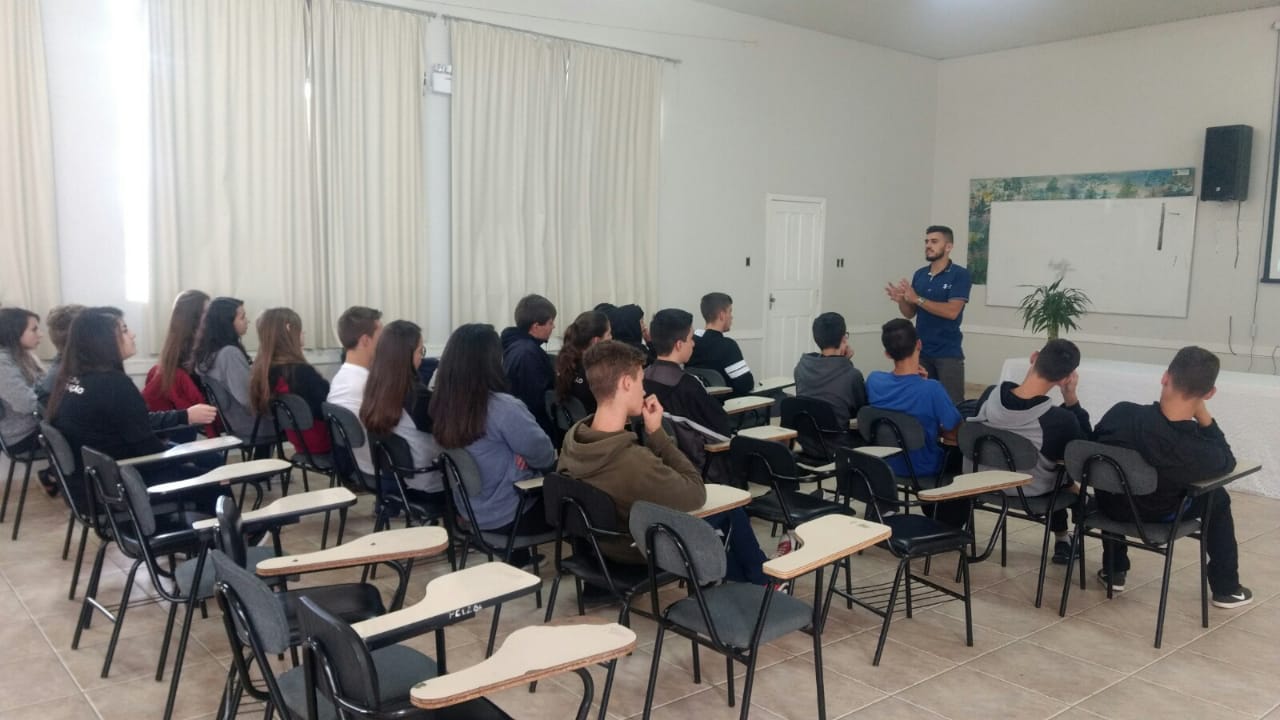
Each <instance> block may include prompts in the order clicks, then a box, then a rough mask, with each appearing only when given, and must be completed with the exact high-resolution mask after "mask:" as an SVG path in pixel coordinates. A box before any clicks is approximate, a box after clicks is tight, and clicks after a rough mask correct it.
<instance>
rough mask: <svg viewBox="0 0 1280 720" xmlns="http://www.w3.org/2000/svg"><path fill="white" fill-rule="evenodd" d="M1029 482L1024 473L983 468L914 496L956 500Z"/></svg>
mask: <svg viewBox="0 0 1280 720" xmlns="http://www.w3.org/2000/svg"><path fill="white" fill-rule="evenodd" d="M1029 482H1031V476H1030V475H1028V474H1026V473H1019V472H1009V471H1008V470H983V471H982V472H975V473H967V474H965V475H957V476H956V477H955V479H954V480H952V481H951V484H950V485H943V486H942V487H936V488H930V489H928V490H921V491H920V492H918V493H916V497H918V498H920V499H921V500H924V501H926V502H937V501H939V500H956V499H958V498H965V497H972V496H974V495H982V494H984V493H989V492H997V491H1000V490H1007V489H1009V488H1015V487H1021V486H1023V485H1026V484H1027V483H1029Z"/></svg>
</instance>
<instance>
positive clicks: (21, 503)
mask: <svg viewBox="0 0 1280 720" xmlns="http://www.w3.org/2000/svg"><path fill="white" fill-rule="evenodd" d="M33 464H34V463H32V462H28V463H27V471H26V472H25V473H23V474H22V490H21V491H20V492H19V493H18V510H17V512H15V513H14V514H13V535H11V536H10V537H9V539H10V540H17V539H18V528H20V527H22V508H23V507H25V506H26V504H27V487H28V486H29V485H31V466H32V465H33ZM7 489H8V488H6V490H7Z"/></svg>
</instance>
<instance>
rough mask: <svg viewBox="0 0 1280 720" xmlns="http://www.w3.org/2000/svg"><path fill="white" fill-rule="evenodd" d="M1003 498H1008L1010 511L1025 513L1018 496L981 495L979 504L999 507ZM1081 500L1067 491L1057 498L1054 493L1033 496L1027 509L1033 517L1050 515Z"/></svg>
mask: <svg viewBox="0 0 1280 720" xmlns="http://www.w3.org/2000/svg"><path fill="white" fill-rule="evenodd" d="M1002 498H1007V499H1008V500H1009V509H1010V510H1012V511H1014V512H1022V511H1023V507H1022V501H1020V500H1019V499H1018V496H1017V495H1005V494H1004V493H987V494H986V495H980V496H979V497H978V502H979V503H981V504H983V505H999V504H1000V501H1001V499H1002ZM1079 499H1080V496H1079V495H1077V494H1075V493H1073V492H1067V491H1065V490H1064V491H1063V492H1060V493H1058V494H1057V496H1056V497H1055V496H1054V494H1053V493H1052V492H1050V493H1047V494H1044V495H1031V496H1028V497H1027V498H1026V501H1027V507H1026V509H1027V510H1029V511H1031V514H1032V515H1048V514H1049V513H1051V512H1055V511H1058V510H1066V509H1068V508H1070V507H1071V506H1072V505H1075V504H1076V501H1078V500H1079Z"/></svg>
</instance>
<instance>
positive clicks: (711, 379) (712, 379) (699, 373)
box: [684, 365, 729, 387]
mask: <svg viewBox="0 0 1280 720" xmlns="http://www.w3.org/2000/svg"><path fill="white" fill-rule="evenodd" d="M684 371H685V372H687V373H689V374H690V375H692V376H694V377H696V378H698V379H699V380H701V381H702V385H703V387H725V386H727V385H728V384H729V382H728V381H727V380H725V379H724V375H721V374H720V371H719V370H712V369H711V368H699V367H689V366H687V365H686V366H685V368H684Z"/></svg>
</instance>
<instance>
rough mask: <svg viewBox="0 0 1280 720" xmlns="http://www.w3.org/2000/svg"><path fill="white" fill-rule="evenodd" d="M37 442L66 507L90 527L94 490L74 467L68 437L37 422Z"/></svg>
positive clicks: (45, 423)
mask: <svg viewBox="0 0 1280 720" xmlns="http://www.w3.org/2000/svg"><path fill="white" fill-rule="evenodd" d="M40 442H41V444H42V445H44V449H45V452H46V453H48V455H49V462H50V464H52V465H53V473H54V475H55V476H57V478H58V485H59V487H60V489H61V490H62V497H63V499H64V500H65V501H66V503H67V507H69V508H70V509H71V512H72V514H74V515H75V516H76V519H78V520H79V521H80V522H82V523H85V524H86V525H88V524H92V522H93V516H94V503H93V491H92V490H91V489H90V488H89V486H88V484H87V483H86V480H85V476H84V473H83V472H80V471H78V470H77V468H76V456H75V452H74V451H72V449H71V443H69V442H67V437H66V436H65V435H63V434H62V431H61V430H58V429H57V428H56V427H54V426H53V425H51V424H49V423H48V422H41V423H40Z"/></svg>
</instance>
